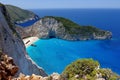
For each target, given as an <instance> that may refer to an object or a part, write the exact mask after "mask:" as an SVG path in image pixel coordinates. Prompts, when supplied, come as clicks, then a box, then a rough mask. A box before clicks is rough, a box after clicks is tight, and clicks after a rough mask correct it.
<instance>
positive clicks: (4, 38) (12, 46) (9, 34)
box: [0, 4, 47, 76]
mask: <svg viewBox="0 0 120 80" xmlns="http://www.w3.org/2000/svg"><path fill="white" fill-rule="evenodd" d="M0 50H1V51H2V52H3V53H6V54H7V55H8V56H10V57H12V58H13V60H14V62H15V64H16V65H17V66H18V67H19V71H18V74H19V73H20V72H21V73H24V74H27V75H31V74H33V73H34V74H39V75H41V76H46V75H47V74H46V73H45V72H44V71H43V69H42V68H40V67H38V66H37V65H36V64H35V63H34V62H33V61H32V60H31V59H30V57H29V56H28V55H27V53H26V50H25V46H24V43H23V42H22V39H21V37H20V36H19V34H18V33H17V32H16V30H15V29H14V25H13V24H11V22H10V18H9V15H8V13H7V12H6V8H5V7H4V5H2V4H0Z"/></svg>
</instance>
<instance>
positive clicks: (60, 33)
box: [17, 17, 112, 40]
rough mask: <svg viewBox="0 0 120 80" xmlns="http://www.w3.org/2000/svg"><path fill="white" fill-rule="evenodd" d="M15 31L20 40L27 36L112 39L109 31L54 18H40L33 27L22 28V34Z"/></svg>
mask: <svg viewBox="0 0 120 80" xmlns="http://www.w3.org/2000/svg"><path fill="white" fill-rule="evenodd" d="M59 19H60V20H59ZM64 23H65V24H64ZM66 23H67V24H66ZM19 28H20V27H19ZM17 31H18V32H19V33H20V34H21V36H22V38H24V37H27V36H37V37H39V38H42V39H47V38H60V39H65V40H91V39H99V40H103V39H110V38H111V37H112V33H111V32H109V31H104V30H100V29H97V28H95V27H91V26H85V27H83V26H79V25H77V24H76V23H73V22H72V21H68V20H66V19H64V18H58V19H57V18H56V17H45V18H42V19H41V20H39V21H38V22H36V23H35V24H34V25H32V26H30V27H26V28H22V31H23V32H21V31H20V30H19V29H18V30H17Z"/></svg>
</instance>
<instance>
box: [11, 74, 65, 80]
mask: <svg viewBox="0 0 120 80" xmlns="http://www.w3.org/2000/svg"><path fill="white" fill-rule="evenodd" d="M12 80H67V79H60V74H58V73H53V74H51V75H50V76H48V77H42V76H40V75H35V74H32V75H31V76H29V75H27V76H25V75H24V74H20V76H19V77H18V78H13V79H12Z"/></svg>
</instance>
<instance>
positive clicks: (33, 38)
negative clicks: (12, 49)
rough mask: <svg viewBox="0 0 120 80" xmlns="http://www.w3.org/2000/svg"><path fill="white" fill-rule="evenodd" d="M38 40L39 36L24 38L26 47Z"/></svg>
mask: <svg viewBox="0 0 120 80" xmlns="http://www.w3.org/2000/svg"><path fill="white" fill-rule="evenodd" d="M37 40H39V38H38V37H28V38H25V39H23V42H24V44H25V47H26V48H27V47H28V46H30V45H31V44H33V43H34V42H36V41H37Z"/></svg>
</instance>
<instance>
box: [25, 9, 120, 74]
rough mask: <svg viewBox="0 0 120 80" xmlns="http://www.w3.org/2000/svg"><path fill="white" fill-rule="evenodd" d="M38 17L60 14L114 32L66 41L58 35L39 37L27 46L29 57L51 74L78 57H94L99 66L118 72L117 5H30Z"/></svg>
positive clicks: (119, 26) (119, 19)
mask: <svg viewBox="0 0 120 80" xmlns="http://www.w3.org/2000/svg"><path fill="white" fill-rule="evenodd" d="M31 11H33V12H34V13H36V14H38V15H39V16H40V17H44V16H60V17H65V18H68V19H70V20H72V21H74V22H76V23H78V24H80V25H92V26H96V27H98V28H101V29H104V30H109V31H111V32H112V33H113V38H112V40H91V41H65V40H60V39H48V40H38V41H37V42H35V43H34V44H36V45H37V47H32V46H29V47H28V48H27V52H28V54H29V55H30V57H31V58H32V59H33V60H34V61H35V62H36V63H37V64H38V65H39V66H41V67H43V69H44V70H45V71H46V72H47V73H48V74H51V73H53V72H58V73H61V72H62V71H63V70H64V69H65V67H66V66H67V65H68V64H70V63H71V62H73V61H75V60H76V59H79V58H93V59H95V60H98V61H99V62H100V65H101V67H103V68H110V69H112V70H113V71H114V72H116V73H118V74H120V62H119V61H120V9H44V10H39V9H32V10H31Z"/></svg>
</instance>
